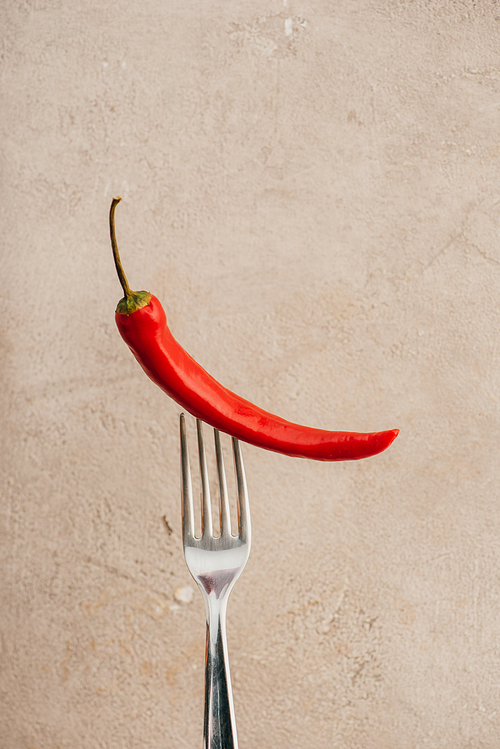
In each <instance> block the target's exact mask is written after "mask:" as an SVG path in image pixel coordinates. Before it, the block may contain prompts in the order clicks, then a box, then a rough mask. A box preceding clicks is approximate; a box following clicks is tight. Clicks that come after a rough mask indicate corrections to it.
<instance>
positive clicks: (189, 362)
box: [109, 198, 399, 461]
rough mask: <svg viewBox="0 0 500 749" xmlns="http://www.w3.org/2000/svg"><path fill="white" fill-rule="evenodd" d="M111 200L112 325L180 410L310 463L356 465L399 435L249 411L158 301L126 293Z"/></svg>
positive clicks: (143, 294) (394, 431)
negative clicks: (116, 285)
mask: <svg viewBox="0 0 500 749" xmlns="http://www.w3.org/2000/svg"><path fill="white" fill-rule="evenodd" d="M120 200H121V198H114V199H113V202H112V204H111V210H110V214H109V224H110V233H111V244H112V247H113V256H114V259H115V265H116V270H117V272H118V276H119V278H120V283H121V285H122V288H123V291H124V294H125V297H124V298H123V299H122V300H121V301H120V302H119V303H118V307H117V308H116V314H115V319H116V324H117V326H118V330H119V331H120V333H121V336H122V338H123V340H124V341H125V343H127V344H128V346H129V348H130V350H131V351H132V353H133V354H134V356H135V358H136V359H137V361H138V362H139V364H140V365H141V367H142V368H143V369H144V371H145V372H146V374H147V375H148V376H149V377H150V378H151V379H152V380H153V382H155V383H156V384H157V385H158V386H159V387H160V388H161V389H162V390H164V391H165V393H167V395H170V397H171V398H173V399H174V400H175V401H176V402H177V403H178V404H179V405H180V406H182V408H185V409H186V411H189V413H191V414H192V415H193V416H196V417H197V418H198V419H201V420H202V421H205V422H206V423H207V424H210V425H211V426H213V427H215V428H216V429H219V430H220V431H222V432H226V433H227V434H230V435H231V436H233V437H236V438H237V439H240V440H243V441H244V442H249V443H250V444H252V445H256V446H257V447H263V448H265V449H266V450H273V451H275V452H279V453H283V454H284V455H290V456H294V457H299V458H312V459H314V460H327V461H336V460H358V459H359V458H367V457H369V456H370V455H376V454H377V453H380V452H382V450H385V449H386V448H387V447H389V445H390V444H391V443H392V442H393V440H394V439H395V438H396V437H397V435H398V434H399V429H391V430H389V431H386V432H372V433H368V434H365V433H360V432H329V431H325V430H323V429H313V428H312V427H307V426H301V425H299V424H294V423H292V422H290V421H286V420H285V419H282V418H280V417H279V416H274V415H273V414H271V413H269V412H268V411H264V410H262V409H261V408H258V407H257V406H254V405H253V404H252V403H250V402H249V401H247V400H245V399H244V398H240V396H239V395H236V394H235V393H232V392H231V391H230V390H228V389H227V388H225V387H224V386H223V385H221V384H220V383H219V382H217V380H215V379H214V378H213V377H212V376H211V375H209V374H208V372H206V371H205V370H204V369H203V368H202V367H200V365H199V364H197V362H195V360H194V359H193V358H192V357H191V356H190V355H189V354H188V353H187V352H186V351H185V350H184V349H183V348H182V346H181V345H180V344H179V343H177V341H176V340H175V338H174V337H173V335H172V333H171V332H170V330H169V328H168V325H167V318H166V315H165V312H164V310H163V307H162V306H161V304H160V302H159V301H158V299H157V298H156V297H155V296H153V295H152V294H150V293H149V292H147V291H138V292H133V291H131V290H130V287H129V285H128V282H127V279H126V278H125V274H124V272H123V268H122V265H121V262H120V257H119V254H118V247H117V244H116V237H115V227H114V213H115V208H116V206H117V204H118V203H119V202H120Z"/></svg>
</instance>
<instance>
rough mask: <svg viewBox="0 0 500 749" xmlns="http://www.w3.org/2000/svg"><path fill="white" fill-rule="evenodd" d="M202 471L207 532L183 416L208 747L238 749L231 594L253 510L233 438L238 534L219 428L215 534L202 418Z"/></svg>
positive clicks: (187, 535)
mask: <svg viewBox="0 0 500 749" xmlns="http://www.w3.org/2000/svg"><path fill="white" fill-rule="evenodd" d="M196 426H197V431H198V454H199V461H200V475H201V504H202V513H201V514H202V534H201V538H196V536H195V530H194V509H193V489H192V483H191V470H190V467H189V452H188V446H187V433H186V422H185V418H184V414H181V417H180V437H181V474H182V481H181V496H182V540H183V545H184V558H185V560H186V564H187V567H188V569H189V571H190V573H191V575H192V576H193V578H194V579H195V580H196V582H197V583H198V585H199V587H200V590H201V592H202V595H203V599H204V601H205V611H206V616H207V639H206V656H205V715H204V722H203V747H204V749H238V739H237V735H236V722H235V717H234V703H233V693H232V689H231V677H230V674H229V659H228V652H227V639H226V611H227V601H228V598H229V594H230V592H231V590H232V588H233V586H234V583H235V582H236V580H237V579H238V577H239V576H240V575H241V572H242V571H243V568H244V566H245V564H246V562H247V559H248V555H249V553H250V540H251V531H250V510H249V504H248V491H247V485H246V479H245V471H244V468H243V459H242V456H241V448H240V444H239V442H238V440H237V439H235V438H234V437H233V438H232V443H233V455H234V466H235V471H236V483H237V487H238V534H236V535H232V533H231V519H230V509H229V498H228V492H227V484H226V476H225V473H224V462H223V457H222V449H221V442H220V435H219V432H218V430H217V429H214V440H215V453H216V460H217V474H218V479H219V497H220V527H221V532H220V535H219V536H214V533H213V527H212V510H211V501H210V488H209V482H208V471H207V461H206V455H205V446H204V443H203V422H202V421H200V420H199V419H197V420H196Z"/></svg>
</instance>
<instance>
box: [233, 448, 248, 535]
mask: <svg viewBox="0 0 500 749" xmlns="http://www.w3.org/2000/svg"><path fill="white" fill-rule="evenodd" d="M232 441H233V453H234V467H235V470H236V483H237V485H238V524H239V533H240V539H241V541H243V543H250V505H249V502H248V489H247V481H246V478H245V469H244V467H243V456H242V454H241V447H240V443H239V441H238V440H237V439H236V438H235V437H232Z"/></svg>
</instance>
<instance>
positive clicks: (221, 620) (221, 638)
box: [203, 599, 238, 749]
mask: <svg viewBox="0 0 500 749" xmlns="http://www.w3.org/2000/svg"><path fill="white" fill-rule="evenodd" d="M203 748H204V749H238V739H237V736H236V722H235V718H234V703H233V692H232V689H231V676H230V674H229V658H228V652H227V638H226V601H221V600H220V599H219V600H217V599H215V600H213V599H212V600H210V601H209V606H208V607H207V641H206V659H205V719H204V724H203Z"/></svg>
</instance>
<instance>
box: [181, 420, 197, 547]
mask: <svg viewBox="0 0 500 749" xmlns="http://www.w3.org/2000/svg"><path fill="white" fill-rule="evenodd" d="M180 433H181V473H182V484H181V499H182V536H183V538H184V540H185V541H186V540H187V539H188V538H193V537H194V510H193V486H192V482H191V469H190V467H189V451H188V444H187V434H186V419H185V417H184V414H181V417H180Z"/></svg>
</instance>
